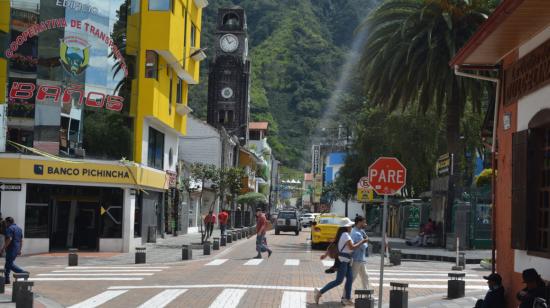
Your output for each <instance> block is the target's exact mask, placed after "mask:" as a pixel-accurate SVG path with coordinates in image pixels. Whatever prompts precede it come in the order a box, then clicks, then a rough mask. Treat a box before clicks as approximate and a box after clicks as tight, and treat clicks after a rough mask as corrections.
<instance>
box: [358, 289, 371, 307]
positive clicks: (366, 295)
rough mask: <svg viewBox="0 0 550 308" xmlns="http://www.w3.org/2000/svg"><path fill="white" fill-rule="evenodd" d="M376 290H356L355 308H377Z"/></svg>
mask: <svg viewBox="0 0 550 308" xmlns="http://www.w3.org/2000/svg"><path fill="white" fill-rule="evenodd" d="M373 293H374V290H355V308H375V306H374V298H372V294H373Z"/></svg>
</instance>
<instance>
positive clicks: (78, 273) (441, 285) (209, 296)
mask: <svg viewBox="0 0 550 308" xmlns="http://www.w3.org/2000/svg"><path fill="white" fill-rule="evenodd" d="M304 231H305V232H302V233H301V234H300V235H299V236H294V235H290V234H281V235H279V236H275V235H273V234H272V233H270V234H269V235H268V243H269V245H270V247H271V248H272V249H273V250H274V254H273V255H272V257H271V258H269V259H267V257H266V256H265V255H264V256H265V258H264V259H263V260H262V262H261V263H260V264H259V265H255V266H254V265H253V266H245V265H244V263H245V262H247V261H249V260H250V258H252V257H253V256H254V255H255V254H256V252H255V241H254V238H251V239H249V240H240V241H237V242H236V243H235V242H234V243H233V244H230V245H229V247H226V248H222V250H221V251H213V255H211V256H202V254H201V253H200V251H193V253H194V257H195V258H196V259H195V260H193V261H181V248H180V247H181V244H183V243H193V242H197V241H196V240H197V239H199V237H196V238H192V237H191V236H188V237H187V238H184V237H177V238H166V239H165V240H162V241H160V240H159V242H158V243H156V244H153V245H150V246H151V247H150V248H149V247H148V256H147V257H148V263H149V262H150V263H151V264H147V265H145V266H143V267H141V266H137V265H133V261H134V259H133V258H134V257H133V254H120V255H116V256H109V257H107V258H81V262H80V266H79V267H77V268H74V267H73V268H66V267H65V265H66V257H42V258H43V259H40V257H38V256H32V257H26V258H25V257H24V258H22V260H21V262H19V263H20V264H21V265H23V262H27V265H28V266H29V267H30V269H31V278H32V279H39V281H36V282H35V288H34V291H35V292H36V293H37V294H39V295H40V296H42V297H43V298H47V299H50V300H51V301H55V302H57V303H59V305H62V306H70V305H74V304H78V303H81V302H83V301H85V300H87V299H89V298H92V297H95V296H105V294H106V293H105V292H107V294H108V293H109V292H111V293H112V292H113V291H115V292H117V291H119V292H120V291H124V293H122V294H120V295H118V296H115V297H114V298H112V299H109V300H108V301H107V302H106V303H105V304H104V305H102V306H101V307H136V306H139V305H141V304H143V303H145V302H146V301H148V300H151V298H153V297H155V296H158V295H159V294H161V293H162V292H163V291H166V290H176V292H178V291H177V290H185V291H182V292H183V293H182V294H181V295H179V296H178V297H177V298H176V299H175V300H173V301H172V302H170V303H169V304H168V305H167V306H166V307H192V308H194V307H210V305H212V303H215V302H216V301H217V300H218V297H220V296H222V297H223V296H224V295H227V294H230V293H231V292H233V291H231V290H237V291H236V293H239V294H240V295H242V297H239V298H238V299H236V300H237V301H238V305H237V306H238V307H280V305H281V301H282V298H283V297H286V298H293V299H299V298H300V296H305V298H306V303H295V305H294V304H293V305H292V307H297V308H300V307H315V306H316V305H315V304H314V303H313V292H312V290H313V288H314V287H318V288H320V287H322V286H323V285H324V284H326V283H327V282H328V281H330V280H331V279H334V277H335V275H334V274H332V275H328V274H325V273H324V270H325V267H324V266H323V264H322V263H321V261H320V260H319V256H320V255H321V254H322V251H315V250H314V251H312V250H311V249H310V246H309V243H308V237H309V232H308V231H309V230H308V229H305V230H304ZM195 253H196V254H195ZM219 259H227V261H223V262H222V263H221V264H220V265H213V266H206V264H207V263H209V262H211V261H213V260H219ZM289 259H292V260H298V262H299V265H297V266H296V265H285V263H287V264H289V263H290V264H292V263H294V264H295V262H296V261H292V262H287V260H289ZM43 260H46V261H48V262H51V263H48V262H42V263H43V264H42V265H40V266H38V265H37V262H38V261H43ZM379 260H380V258H379V256H376V255H373V256H371V257H370V258H369V261H368V262H369V264H368V268H369V273H370V275H371V281H370V282H371V284H372V285H373V286H374V289H375V294H376V297H377V296H378V290H377V286H378V274H377V273H378V269H379V263H378V262H379ZM31 261H32V262H31ZM116 262H119V263H116ZM116 264H119V265H118V266H116ZM163 264H164V265H163ZM452 265H453V264H452V263H444V262H418V261H417V262H409V261H405V262H403V263H402V265H400V266H387V267H385V273H386V274H385V280H384V285H385V288H384V290H385V292H384V303H387V302H388V296H389V287H387V286H386V285H387V284H389V282H390V281H396V282H408V283H409V284H410V288H409V299H410V307H433V308H442V307H462V306H448V305H449V304H455V301H446V300H444V299H443V298H444V296H443V295H442V294H444V293H445V292H446V279H447V277H446V274H447V273H448V272H450V269H451V267H452ZM147 270H148V271H147ZM465 272H466V273H467V274H468V277H466V278H467V279H469V281H467V287H469V288H470V289H468V290H467V291H468V292H469V293H468V294H470V293H471V292H478V293H479V292H481V294H482V293H483V292H484V290H483V289H484V288H485V287H486V286H485V283H484V282H483V281H482V279H481V276H482V275H485V274H486V273H487V271H485V270H482V269H481V268H479V266H473V265H469V266H468V267H467V270H466V271H465ZM123 275H126V276H123ZM107 278H112V279H113V280H106V279H107ZM69 279H76V280H69ZM79 279H92V280H79ZM123 279H129V280H123ZM358 283H359V282H358V281H356V284H355V286H354V287H359V284H358ZM239 290H240V291H239ZM243 292H244V293H243ZM342 292H343V286H340V287H338V288H336V289H333V290H331V291H329V292H327V293H326V294H325V295H323V298H322V300H321V303H320V305H319V307H342V306H341V304H340V296H341V294H342ZM472 298H473V297H472ZM426 300H429V302H428V303H426V302H425V301H426ZM467 300H468V299H467V298H465V299H462V301H467ZM422 301H424V302H422ZM456 304H457V305H460V303H459V302H456ZM438 305H439V306H438ZM465 305H470V302H467V303H466V304H465ZM46 306H47V307H59V306H56V305H55V304H53V303H52V302H50V304H47V305H46ZM469 307H471V305H470V306H469Z"/></svg>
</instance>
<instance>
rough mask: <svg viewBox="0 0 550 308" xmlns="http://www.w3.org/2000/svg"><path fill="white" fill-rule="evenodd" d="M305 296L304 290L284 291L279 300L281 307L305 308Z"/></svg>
mask: <svg viewBox="0 0 550 308" xmlns="http://www.w3.org/2000/svg"><path fill="white" fill-rule="evenodd" d="M306 298H307V293H306V292H291V291H285V292H283V299H282V300H281V308H305V307H306V304H307V302H306Z"/></svg>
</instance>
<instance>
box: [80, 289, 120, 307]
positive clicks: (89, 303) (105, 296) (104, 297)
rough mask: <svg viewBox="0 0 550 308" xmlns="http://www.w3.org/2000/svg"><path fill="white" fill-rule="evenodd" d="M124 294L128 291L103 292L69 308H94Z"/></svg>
mask: <svg viewBox="0 0 550 308" xmlns="http://www.w3.org/2000/svg"><path fill="white" fill-rule="evenodd" d="M126 292H128V290H116V291H105V292H103V293H100V294H98V295H96V296H94V297H91V298H89V299H87V300H85V301H83V302H81V303H78V304H76V305H72V306H70V307H69V308H94V307H97V306H99V305H103V304H105V303H106V302H108V301H110V300H112V299H113V298H115V297H118V296H120V295H122V294H124V293H126Z"/></svg>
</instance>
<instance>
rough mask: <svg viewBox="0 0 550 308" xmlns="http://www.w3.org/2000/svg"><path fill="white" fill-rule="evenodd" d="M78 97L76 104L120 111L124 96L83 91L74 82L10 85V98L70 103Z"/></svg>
mask: <svg viewBox="0 0 550 308" xmlns="http://www.w3.org/2000/svg"><path fill="white" fill-rule="evenodd" d="M75 96H76V98H77V99H78V100H77V104H78V105H82V103H84V104H85V105H86V106H89V107H96V108H105V109H107V110H112V111H121V110H122V107H123V106H124V97H121V96H116V95H106V94H104V93H100V92H94V91H90V92H87V93H85V92H84V86H83V85H79V84H75V85H70V86H68V87H61V86H49V85H40V86H38V87H37V86H36V85H35V84H34V83H32V82H14V83H13V84H12V85H11V88H10V92H9V98H10V100H27V99H31V98H35V99H36V101H37V102H45V101H48V102H50V101H51V100H53V102H54V103H61V104H71V101H72V99H73V98H75Z"/></svg>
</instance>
